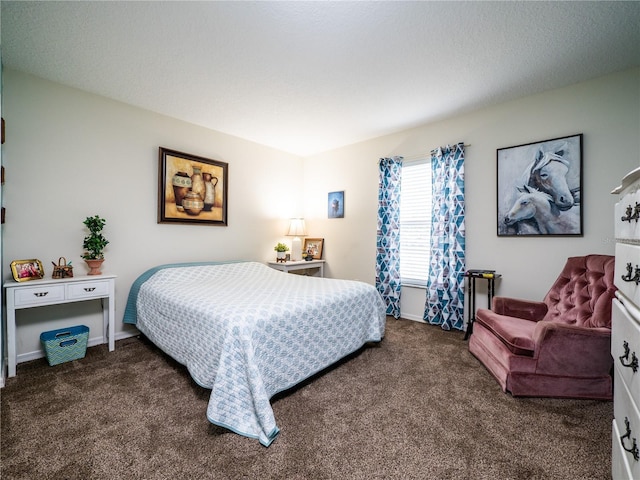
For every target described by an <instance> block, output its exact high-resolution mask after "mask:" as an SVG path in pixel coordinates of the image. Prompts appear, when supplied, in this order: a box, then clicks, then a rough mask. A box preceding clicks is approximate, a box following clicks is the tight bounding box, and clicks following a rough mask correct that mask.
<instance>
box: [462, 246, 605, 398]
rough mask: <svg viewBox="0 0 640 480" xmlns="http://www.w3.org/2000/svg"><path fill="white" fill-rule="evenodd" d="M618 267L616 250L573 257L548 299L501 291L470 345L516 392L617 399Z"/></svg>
mask: <svg viewBox="0 0 640 480" xmlns="http://www.w3.org/2000/svg"><path fill="white" fill-rule="evenodd" d="M613 273H614V257H612V256H609V255H587V256H584V257H571V258H569V259H568V260H567V263H566V265H565V266H564V269H563V270H562V272H561V273H560V276H559V277H558V279H557V280H556V281H555V283H554V284H553V286H552V287H551V289H550V290H549V292H548V293H547V295H546V296H545V297H544V300H543V301H542V302H531V301H526V300H518V299H511V298H505V297H495V298H494V299H493V306H492V310H488V309H478V311H477V313H476V318H475V322H474V324H473V333H472V334H471V337H470V340H469V351H470V352H471V353H472V354H473V355H474V356H475V357H476V358H478V360H480V362H482V363H483V364H484V365H485V367H486V368H487V369H488V370H489V372H491V374H493V376H494V377H495V378H496V379H497V380H498V382H499V383H500V386H501V387H502V390H503V391H505V392H506V391H509V392H511V394H512V395H513V396H528V397H561V398H593V399H603V400H610V399H611V398H612V396H613V392H612V379H611V367H612V365H613V360H612V358H611V353H610V348H611V347H610V345H611V300H612V299H613V297H614V293H615V291H616V287H615V286H614V284H613V282H614V279H613ZM532 280H533V278H532Z"/></svg>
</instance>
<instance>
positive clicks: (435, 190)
mask: <svg viewBox="0 0 640 480" xmlns="http://www.w3.org/2000/svg"><path fill="white" fill-rule="evenodd" d="M431 172H432V197H431V202H432V210H431V212H432V213H431V251H430V263H429V277H428V280H427V299H426V304H425V311H424V317H423V318H424V320H425V321H427V322H429V323H431V324H434V325H441V326H442V328H443V329H444V330H450V329H452V328H455V329H458V330H462V329H463V328H464V272H465V227H464V211H465V208H464V144H463V143H458V144H457V145H454V146H449V145H447V146H446V147H440V148H438V149H436V150H433V151H432V152H431Z"/></svg>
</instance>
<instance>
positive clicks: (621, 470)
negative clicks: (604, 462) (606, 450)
mask: <svg viewBox="0 0 640 480" xmlns="http://www.w3.org/2000/svg"><path fill="white" fill-rule="evenodd" d="M620 437H621V435H620V433H619V431H618V425H616V420H615V419H614V420H613V421H612V422H611V478H612V479H613V480H634V479H633V477H632V476H631V466H630V465H629V462H628V461H627V455H628V454H627V452H626V451H625V450H624V449H623V448H622V444H621V442H620ZM629 457H630V459H631V461H632V462H633V461H634V460H633V457H632V456H631V455H629Z"/></svg>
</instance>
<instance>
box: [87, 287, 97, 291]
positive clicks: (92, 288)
mask: <svg viewBox="0 0 640 480" xmlns="http://www.w3.org/2000/svg"><path fill="white" fill-rule="evenodd" d="M95 289H96V287H85V288H84V291H85V292H93V291H94V290H95Z"/></svg>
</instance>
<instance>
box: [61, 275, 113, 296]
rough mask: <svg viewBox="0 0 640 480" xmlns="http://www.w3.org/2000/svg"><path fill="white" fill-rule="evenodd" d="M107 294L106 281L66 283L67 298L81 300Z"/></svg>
mask: <svg viewBox="0 0 640 480" xmlns="http://www.w3.org/2000/svg"><path fill="white" fill-rule="evenodd" d="M107 295H109V282H108V281H100V280H96V281H95V282H75V283H69V284H68V285H67V300H81V299H83V298H92V297H104V296H107Z"/></svg>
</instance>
